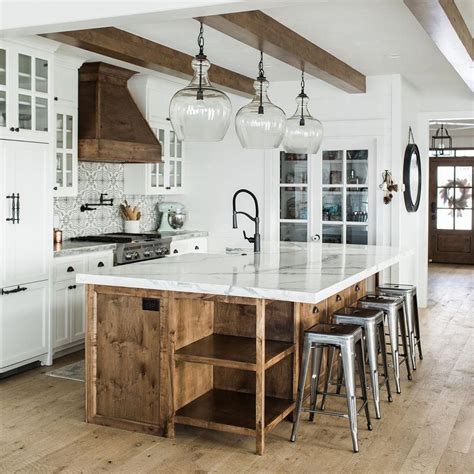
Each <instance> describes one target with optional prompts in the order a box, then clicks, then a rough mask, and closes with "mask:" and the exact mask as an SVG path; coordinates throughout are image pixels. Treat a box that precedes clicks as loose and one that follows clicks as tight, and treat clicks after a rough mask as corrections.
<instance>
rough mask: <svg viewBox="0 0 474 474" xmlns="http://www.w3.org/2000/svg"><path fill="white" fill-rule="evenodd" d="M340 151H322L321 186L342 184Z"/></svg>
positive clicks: (341, 153) (341, 155) (341, 154)
mask: <svg viewBox="0 0 474 474" xmlns="http://www.w3.org/2000/svg"><path fill="white" fill-rule="evenodd" d="M343 156H344V152H343V151H342V150H335V151H326V150H325V151H323V184H342V160H343Z"/></svg>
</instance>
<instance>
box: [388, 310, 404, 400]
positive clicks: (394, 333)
mask: <svg viewBox="0 0 474 474" xmlns="http://www.w3.org/2000/svg"><path fill="white" fill-rule="evenodd" d="M388 333H389V336H390V346H391V349H392V362H393V375H394V377H395V387H396V389H397V393H402V390H401V388H400V365H399V360H400V358H399V355H398V311H390V312H389V313H388Z"/></svg>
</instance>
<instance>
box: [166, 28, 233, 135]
mask: <svg viewBox="0 0 474 474" xmlns="http://www.w3.org/2000/svg"><path fill="white" fill-rule="evenodd" d="M198 46H199V54H197V55H196V56H195V57H194V59H193V60H192V63H191V66H192V68H193V70H194V76H193V78H192V80H191V82H190V83H189V85H188V86H186V87H185V88H184V89H181V90H179V91H178V92H176V94H175V95H174V96H173V98H172V99H171V102H170V120H171V125H172V126H173V129H174V131H175V132H176V135H177V137H178V139H179V140H183V141H188V142H217V141H220V140H222V139H223V138H224V135H225V134H226V132H227V129H228V128H229V124H230V116H231V113H232V105H231V103H230V99H229V97H227V95H226V94H225V93H224V92H222V91H220V90H219V89H216V88H215V87H214V86H213V85H212V84H211V83H210V81H209V77H208V71H209V68H210V67H211V64H210V63H209V61H208V60H207V56H206V55H205V54H204V35H203V25H202V22H201V27H200V30H199V36H198Z"/></svg>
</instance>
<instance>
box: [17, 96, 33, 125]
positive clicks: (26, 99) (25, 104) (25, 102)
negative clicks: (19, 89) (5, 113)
mask: <svg viewBox="0 0 474 474" xmlns="http://www.w3.org/2000/svg"><path fill="white" fill-rule="evenodd" d="M18 126H19V127H20V128H23V129H25V130H31V96H29V95H24V94H18Z"/></svg>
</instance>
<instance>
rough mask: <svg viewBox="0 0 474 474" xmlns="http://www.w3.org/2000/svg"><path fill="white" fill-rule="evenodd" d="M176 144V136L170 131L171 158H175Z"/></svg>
mask: <svg viewBox="0 0 474 474" xmlns="http://www.w3.org/2000/svg"><path fill="white" fill-rule="evenodd" d="M175 144H176V134H175V133H174V130H170V157H171V158H174V157H175V156H176V154H175Z"/></svg>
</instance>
